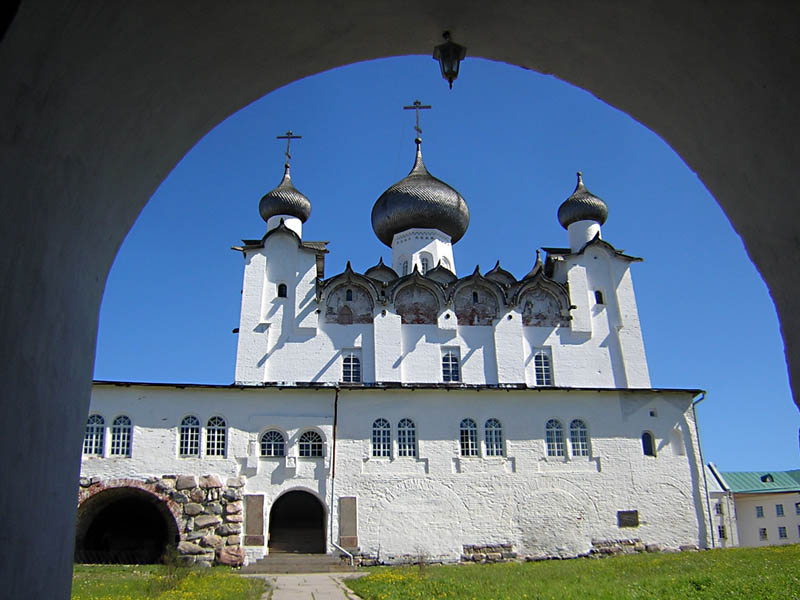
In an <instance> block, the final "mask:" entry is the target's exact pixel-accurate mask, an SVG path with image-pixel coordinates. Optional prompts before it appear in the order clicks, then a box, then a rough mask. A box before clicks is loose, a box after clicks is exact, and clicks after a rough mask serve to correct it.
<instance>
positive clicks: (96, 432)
mask: <svg viewBox="0 0 800 600" xmlns="http://www.w3.org/2000/svg"><path fill="white" fill-rule="evenodd" d="M105 424H106V422H105V420H103V417H101V416H100V415H89V419H88V420H87V421H86V435H84V436H83V455H84V456H103V439H104V436H105Z"/></svg>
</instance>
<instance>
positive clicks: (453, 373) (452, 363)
mask: <svg viewBox="0 0 800 600" xmlns="http://www.w3.org/2000/svg"><path fill="white" fill-rule="evenodd" d="M442 381H444V382H445V383H455V382H459V381H461V359H460V357H459V350H458V348H443V349H442Z"/></svg>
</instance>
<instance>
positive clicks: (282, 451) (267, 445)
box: [261, 429, 286, 456]
mask: <svg viewBox="0 0 800 600" xmlns="http://www.w3.org/2000/svg"><path fill="white" fill-rule="evenodd" d="M285 455H286V440H285V439H284V438H283V434H282V433H281V432H280V431H275V430H274V429H271V430H270V431H265V432H264V435H262V436H261V456H285Z"/></svg>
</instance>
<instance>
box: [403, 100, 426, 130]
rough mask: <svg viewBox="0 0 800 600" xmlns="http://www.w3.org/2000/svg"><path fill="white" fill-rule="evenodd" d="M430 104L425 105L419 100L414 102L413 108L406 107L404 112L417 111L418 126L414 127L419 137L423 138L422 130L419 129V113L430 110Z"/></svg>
mask: <svg viewBox="0 0 800 600" xmlns="http://www.w3.org/2000/svg"><path fill="white" fill-rule="evenodd" d="M430 107H431V106H430V105H429V104H423V103H422V102H420V101H419V100H414V104H412V105H411V106H404V107H403V110H415V111H417V124H416V126H415V127H414V130H415V131H416V132H417V136H418V137H419V136H422V129H420V127H419V111H421V110H425V109H426V108H430Z"/></svg>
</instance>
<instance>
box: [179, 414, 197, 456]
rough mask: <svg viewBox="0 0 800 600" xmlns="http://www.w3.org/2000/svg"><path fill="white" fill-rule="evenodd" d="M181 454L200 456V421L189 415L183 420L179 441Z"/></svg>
mask: <svg viewBox="0 0 800 600" xmlns="http://www.w3.org/2000/svg"><path fill="white" fill-rule="evenodd" d="M178 454H179V455H180V456H184V457H185V456H200V421H199V420H198V419H197V417H193V416H192V415H189V416H188V417H184V418H183V421H181V430H180V439H179V442H178Z"/></svg>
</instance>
